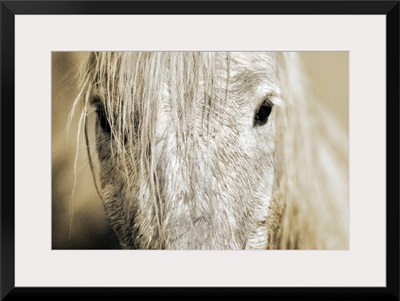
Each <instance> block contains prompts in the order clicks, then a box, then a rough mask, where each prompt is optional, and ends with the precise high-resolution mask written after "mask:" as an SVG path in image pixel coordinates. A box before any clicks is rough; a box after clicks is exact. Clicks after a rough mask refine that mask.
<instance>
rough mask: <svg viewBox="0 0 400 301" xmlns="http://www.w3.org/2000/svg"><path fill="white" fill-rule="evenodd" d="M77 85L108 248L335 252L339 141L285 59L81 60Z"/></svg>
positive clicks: (129, 56)
mask: <svg viewBox="0 0 400 301" xmlns="http://www.w3.org/2000/svg"><path fill="white" fill-rule="evenodd" d="M80 78H81V90H80V94H79V96H78V97H77V100H76V101H75V103H74V106H73V109H72V112H71V115H70V120H71V119H72V118H73V116H74V114H75V113H76V112H77V111H80V112H81V115H80V129H81V130H82V129H86V130H85V131H86V133H85V135H86V136H87V135H88V133H87V123H88V121H87V117H88V116H89V115H90V114H96V120H97V121H96V127H95V136H96V139H95V141H94V143H91V142H90V141H88V139H87V147H88V148H92V149H93V148H95V149H96V153H97V158H93V157H92V156H90V155H89V159H90V161H91V166H92V171H93V174H94V177H95V182H96V183H97V180H98V181H99V182H100V184H99V185H98V191H99V194H100V196H101V197H102V199H103V202H104V208H105V212H106V216H107V218H108V220H109V222H110V224H111V226H112V227H113V229H114V230H115V233H116V234H117V236H118V238H119V241H120V244H121V247H122V248H129V249H134V248H144V249H346V248H348V244H349V220H348V219H349V208H348V207H349V204H348V153H347V152H348V149H347V148H348V141H347V137H346V135H345V134H344V133H343V131H342V130H341V128H340V127H339V126H338V125H337V122H336V120H334V119H333V118H332V117H331V116H330V115H329V112H328V111H327V110H326V109H325V108H324V107H323V106H321V105H320V103H319V102H318V100H317V99H315V98H314V97H313V95H312V94H311V93H310V92H309V91H310V89H309V83H308V82H307V78H306V75H305V73H304V69H303V67H302V65H301V61H300V59H299V58H298V54H297V53H295V52H232V53H230V52H97V53H88V54H87V55H86V57H85V59H84V62H83V63H82V68H81V72H80ZM80 134H81V131H80V132H79V133H78V137H79V135H80ZM93 160H98V162H99V166H100V167H99V170H94V168H93V163H92V161H93Z"/></svg>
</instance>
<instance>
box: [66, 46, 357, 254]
mask: <svg viewBox="0 0 400 301" xmlns="http://www.w3.org/2000/svg"><path fill="white" fill-rule="evenodd" d="M135 55H136V56H137V57H136V58H133V57H132V55H130V54H129V53H126V52H100V53H91V54H90V55H87V56H86V57H85V59H84V63H83V64H82V69H81V93H80V94H79V96H78V98H77V100H76V101H75V103H74V106H73V109H72V113H71V116H70V120H71V119H72V117H73V115H74V112H75V111H78V108H79V107H81V108H82V110H81V112H82V113H81V117H80V124H81V126H84V125H85V123H86V116H87V115H88V114H89V113H90V112H91V109H90V106H91V104H92V102H93V98H95V99H97V100H99V101H100V105H102V106H103V109H104V110H105V113H106V115H107V118H108V122H109V123H110V128H111V130H112V139H113V145H115V147H113V148H112V151H113V152H115V153H114V155H113V156H112V157H114V158H119V160H122V162H115V163H116V164H117V165H116V166H118V168H122V169H123V168H124V167H125V168H126V166H135V167H137V170H138V176H140V177H145V178H144V179H143V180H145V181H146V182H147V183H149V188H150V191H151V196H150V198H151V203H152V204H153V205H152V210H153V213H154V214H155V215H157V216H158V215H159V214H160V211H162V210H163V209H162V204H160V203H159V202H157V196H158V195H159V193H160V192H159V186H160V185H159V183H158V179H157V177H154V176H153V175H155V174H156V173H155V172H153V171H154V170H155V168H156V162H153V161H152V156H151V153H149V150H150V152H151V151H154V148H152V146H153V145H155V122H156V116H155V113H156V112H157V107H158V105H159V103H160V99H161V98H162V97H163V93H165V89H164V87H163V84H162V83H163V82H165V79H166V78H167V77H168V80H169V81H171V82H172V85H171V91H169V93H171V94H172V95H176V96H177V97H173V99H174V101H175V103H174V105H176V106H177V107H178V108H181V110H180V111H179V112H180V115H179V116H176V118H177V122H180V123H181V125H182V126H181V128H182V129H184V131H182V133H180V135H182V136H181V137H180V140H181V141H187V142H188V143H190V139H191V137H193V135H192V134H199V133H192V132H191V131H196V129H192V128H191V127H190V120H191V118H192V115H191V114H193V112H192V110H190V109H189V110H188V109H187V108H192V107H194V105H195V102H196V99H198V95H199V93H204V95H205V96H204V97H206V95H214V91H215V90H216V89H224V86H223V84H221V83H225V82H226V79H227V78H229V53H228V54H225V53H218V52H217V53H207V52H198V53H193V52H138V53H135ZM273 56H274V58H276V61H277V63H278V65H277V66H276V68H277V70H278V77H279V80H280V82H281V94H282V96H283V99H284V101H285V106H283V108H281V109H280V113H279V116H278V117H277V121H276V122H277V130H278V133H277V137H278V139H277V149H276V160H275V162H276V166H275V168H276V181H275V184H274V189H273V190H274V194H273V199H272V201H271V208H270V212H271V215H270V217H269V220H268V227H269V228H268V229H269V230H268V231H269V248H270V249H346V248H348V243H349V242H348V226H349V225H348V224H349V221H348V174H347V172H348V170H347V166H348V162H347V160H348V158H347V151H348V150H347V143H348V142H347V139H346V136H345V134H343V133H342V131H341V129H340V127H338V125H337V124H336V122H335V120H334V119H333V118H332V117H331V116H330V115H329V112H327V111H326V109H325V108H323V107H322V106H320V105H319V103H318V100H317V99H314V98H313V96H312V95H310V93H309V92H308V91H309V89H308V88H307V87H308V84H309V83H307V80H306V79H305V76H304V73H303V71H302V70H303V68H302V66H301V62H300V60H299V59H298V57H297V54H296V53H286V52H285V53H277V54H273ZM226 60H227V61H228V63H227V62H226ZM222 64H224V66H225V65H226V66H228V67H227V68H226V72H221V71H220V68H217V66H222ZM132 69H133V70H134V72H132ZM182 70H184V72H182ZM138 83H139V84H138ZM200 83H201V84H202V85H203V86H204V87H205V88H204V91H203V90H201V89H200ZM218 85H221V86H218ZM93 91H94V92H93ZM226 97H227V96H226ZM141 98H143V99H148V101H146V102H143V101H142V102H141V101H138V99H139V100H140V99H141ZM82 99H83V101H82ZM127 99H130V100H131V101H126V100H127ZM223 101H224V99H218V100H214V99H213V96H211V99H207V102H206V103H207V104H208V105H209V108H208V109H209V110H210V111H212V110H214V109H215V108H216V106H221V105H223V103H221V102H223ZM218 102H219V103H218ZM114 112H118V114H115V113H114ZM133 112H135V113H133ZM209 115H210V114H208V116H209ZM142 124H145V125H146V126H145V127H142V126H141V125H142ZM132 125H136V126H132ZM135 127H136V128H140V129H141V130H140V132H138V131H137V130H136V128H135ZM217 130H218V129H215V128H209V129H208V133H207V135H215V133H216V131H217ZM79 134H80V133H78V136H79ZM133 136H135V137H136V138H137V139H135V141H138V142H137V143H140V145H141V148H140V149H141V153H140V154H130V150H133V149H135V148H134V147H133V143H135V142H134V141H133V139H126V137H133ZM78 139H79V138H78ZM189 145H190V144H189ZM137 155H139V157H140V158H141V160H140V162H139V163H137V162H135V160H134V156H137ZM138 164H139V165H138ZM133 170H135V169H133ZM125 174H126V177H127V178H126V179H127V181H126V182H127V183H129V180H128V179H129V177H131V176H132V175H130V174H129V172H128V169H126V173H125ZM128 188H129V187H128ZM141 193H144V192H141ZM158 227H159V230H160V229H161V227H162V225H161V223H160V220H159V224H158ZM159 233H162V231H159Z"/></svg>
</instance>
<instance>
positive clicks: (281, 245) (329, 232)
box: [270, 52, 349, 250]
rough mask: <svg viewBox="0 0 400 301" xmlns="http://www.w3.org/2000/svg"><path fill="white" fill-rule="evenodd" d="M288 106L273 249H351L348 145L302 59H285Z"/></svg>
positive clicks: (281, 131) (281, 138) (283, 74)
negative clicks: (314, 92)
mask: <svg viewBox="0 0 400 301" xmlns="http://www.w3.org/2000/svg"><path fill="white" fill-rule="evenodd" d="M280 63H281V67H280V68H279V71H280V72H279V77H280V80H281V83H282V94H283V98H284V99H285V101H286V106H285V107H284V108H283V114H281V116H280V117H279V118H277V119H278V120H277V122H278V125H277V128H278V129H279V131H278V142H277V147H278V149H277V153H276V155H277V159H276V162H277V169H278V172H277V177H276V178H277V181H276V183H275V188H274V198H273V200H272V206H273V208H272V210H271V211H272V212H273V213H274V214H273V215H272V216H271V217H270V218H271V219H275V220H279V221H278V222H277V221H275V222H272V224H273V225H274V226H273V227H271V232H272V233H270V234H271V235H270V237H271V239H270V248H278V249H330V250H332V249H347V248H348V245H349V241H348V233H349V228H348V227H349V220H348V218H349V216H348V199H349V196H348V168H347V166H348V155H347V154H348V141H347V138H346V135H345V134H344V133H343V130H342V129H341V128H340V127H339V126H338V124H337V122H336V120H334V119H333V117H332V116H330V114H329V112H328V111H327V110H326V108H324V107H322V106H321V105H320V103H319V102H318V99H316V98H315V97H313V95H312V94H310V93H309V91H310V90H311V89H310V88H309V86H310V83H309V82H308V79H307V78H306V76H305V74H304V67H303V66H302V65H301V61H300V59H299V57H298V54H297V53H290V52H287V53H282V56H281V59H280Z"/></svg>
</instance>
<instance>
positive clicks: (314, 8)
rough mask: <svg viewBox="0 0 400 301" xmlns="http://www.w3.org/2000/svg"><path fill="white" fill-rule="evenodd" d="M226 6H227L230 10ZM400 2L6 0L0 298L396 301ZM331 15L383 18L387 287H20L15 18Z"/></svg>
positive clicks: (3, 17) (3, 8)
mask: <svg viewBox="0 0 400 301" xmlns="http://www.w3.org/2000/svg"><path fill="white" fill-rule="evenodd" d="M227 4H229V5H227ZM399 7H400V6H399V1H279V2H277V1H246V2H245V1H229V3H228V2H227V1H213V2H211V1H210V2H208V1H207V2H206V1H204V2H201V1H188V2H180V1H147V2H145V1H51V2H50V1H1V12H0V14H1V23H2V28H1V299H2V300H20V299H28V298H29V299H32V298H37V300H54V299H56V298H59V297H61V298H65V299H71V300H129V299H163V298H173V299H175V300H181V299H191V298H200V299H210V298H221V299H223V298H226V299H245V300H256V299H267V300H273V299H277V300H289V299H290V300H317V299H321V300H355V299H361V300H399V188H398V187H399ZM19 14H28V15H35V14H41V15H48V14H50V15H57V14H62V15H65V14H67V15H68V14H317V15H323V14H329V15H337V14H343V15H371V14H373V15H385V16H386V30H387V31H386V55H387V58H386V68H387V69H386V70H387V71H386V72H387V73H386V74H387V78H386V80H387V85H386V88H387V99H386V106H387V109H386V116H387V124H386V126H387V128H386V129H387V132H386V141H387V144H386V154H387V158H386V160H387V161H386V162H387V164H386V172H387V180H386V181H387V182H386V183H387V186H386V188H387V204H386V205H387V206H386V208H387V211H386V214H387V227H386V230H387V237H386V243H387V245H386V255H387V264H386V271H387V272H386V280H387V283H386V286H385V287H346V288H345V287H318V288H309V287H307V288H299V287H296V288H295V287H281V288H261V287H252V288H243V287H235V288H228V287H213V288H211V287H202V288H181V287H170V288H161V287H148V288H144V287H142V288H95V287H85V288H77V287H75V288H72V287H59V288H46V287H40V288H28V287H26V288H24V287H15V282H14V276H15V257H14V252H15V237H14V221H15V217H14V213H15V211H14V201H15V198H14V197H15V191H14V189H15V186H14V184H15V183H14V174H15V170H14V164H15V155H14V152H15V147H14V138H15V137H14V122H15V120H14V118H15V117H14V114H15V110H14V96H15V91H14V89H15V82H14V76H15V61H14V59H15V46H14V41H15V33H14V28H15V21H14V20H15V15H19Z"/></svg>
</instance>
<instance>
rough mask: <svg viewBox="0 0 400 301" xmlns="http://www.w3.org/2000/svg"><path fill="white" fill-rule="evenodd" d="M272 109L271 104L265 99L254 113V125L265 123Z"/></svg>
mask: <svg viewBox="0 0 400 301" xmlns="http://www.w3.org/2000/svg"><path fill="white" fill-rule="evenodd" d="M271 111H272V104H271V103H270V102H269V101H268V100H265V101H264V102H263V103H262V104H261V106H260V107H259V108H258V110H257V112H256V114H255V115H254V123H253V125H254V126H261V125H264V124H266V123H267V121H268V117H269V115H270V114H271Z"/></svg>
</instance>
